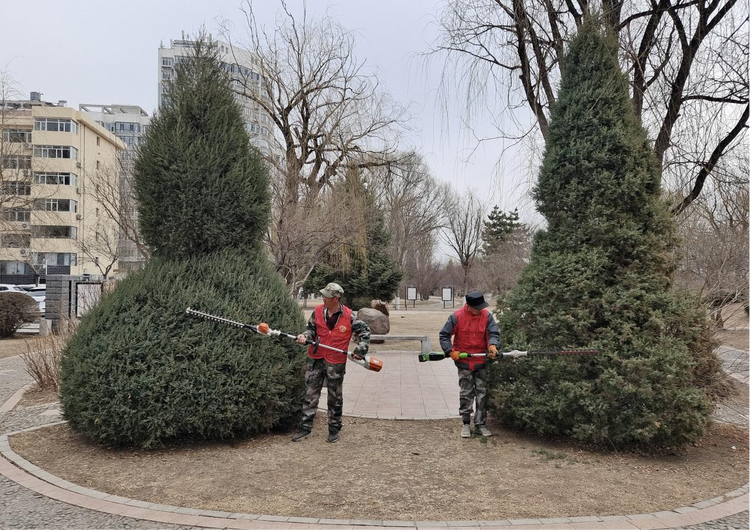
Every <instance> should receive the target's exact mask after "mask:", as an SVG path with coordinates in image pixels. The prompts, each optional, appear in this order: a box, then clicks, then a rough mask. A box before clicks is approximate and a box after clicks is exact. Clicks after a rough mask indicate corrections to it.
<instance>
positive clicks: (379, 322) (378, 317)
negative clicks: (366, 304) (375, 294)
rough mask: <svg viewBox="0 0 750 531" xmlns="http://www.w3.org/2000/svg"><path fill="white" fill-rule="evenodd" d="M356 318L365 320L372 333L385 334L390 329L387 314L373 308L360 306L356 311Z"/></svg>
mask: <svg viewBox="0 0 750 531" xmlns="http://www.w3.org/2000/svg"><path fill="white" fill-rule="evenodd" d="M357 318H359V319H361V320H363V321H364V322H366V323H367V324H368V326H369V327H370V332H371V333H373V334H387V333H388V332H390V331H391V322H390V320H389V319H388V316H387V315H385V314H383V313H382V312H379V311H378V310H375V309H374V308H361V309H360V310H359V311H358V312H357Z"/></svg>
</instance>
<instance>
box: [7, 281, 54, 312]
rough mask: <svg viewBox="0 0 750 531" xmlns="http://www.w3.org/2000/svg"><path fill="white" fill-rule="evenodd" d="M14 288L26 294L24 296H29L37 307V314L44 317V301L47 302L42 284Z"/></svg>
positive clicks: (44, 286) (45, 291)
mask: <svg viewBox="0 0 750 531" xmlns="http://www.w3.org/2000/svg"><path fill="white" fill-rule="evenodd" d="M15 287H16V288H18V290H19V291H22V292H24V293H26V295H29V296H31V298H32V299H34V300H35V301H36V303H37V305H38V306H39V313H41V314H42V317H44V310H45V308H46V302H45V301H46V300H47V286H46V285H44V284H39V285H38V286H37V285H35V284H25V285H20V286H15Z"/></svg>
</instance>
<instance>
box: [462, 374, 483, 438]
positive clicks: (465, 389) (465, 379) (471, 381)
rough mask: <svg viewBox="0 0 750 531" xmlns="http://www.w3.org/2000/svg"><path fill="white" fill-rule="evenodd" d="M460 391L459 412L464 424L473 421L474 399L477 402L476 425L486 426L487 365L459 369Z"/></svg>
mask: <svg viewBox="0 0 750 531" xmlns="http://www.w3.org/2000/svg"><path fill="white" fill-rule="evenodd" d="M458 385H459V387H460V388H461V390H460V392H459V404H458V413H459V415H461V418H462V419H463V421H464V424H469V422H471V413H472V408H473V406H474V399H475V398H476V402H477V411H476V413H475V414H474V425H475V426H484V423H485V422H486V421H487V367H477V368H476V369H474V370H473V371H472V370H470V369H462V368H460V367H459V369H458Z"/></svg>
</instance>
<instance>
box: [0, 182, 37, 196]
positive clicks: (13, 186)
mask: <svg viewBox="0 0 750 531" xmlns="http://www.w3.org/2000/svg"><path fill="white" fill-rule="evenodd" d="M1 189H2V191H3V194H5V195H30V194H31V184H30V183H28V182H26V181H8V182H5V183H3V186H2V188H1Z"/></svg>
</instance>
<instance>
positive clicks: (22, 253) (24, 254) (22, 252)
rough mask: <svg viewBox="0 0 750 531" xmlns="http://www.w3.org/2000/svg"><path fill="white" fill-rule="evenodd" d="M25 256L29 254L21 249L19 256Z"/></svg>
mask: <svg viewBox="0 0 750 531" xmlns="http://www.w3.org/2000/svg"><path fill="white" fill-rule="evenodd" d="M27 254H29V250H28V249H21V256H26V255H27Z"/></svg>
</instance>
